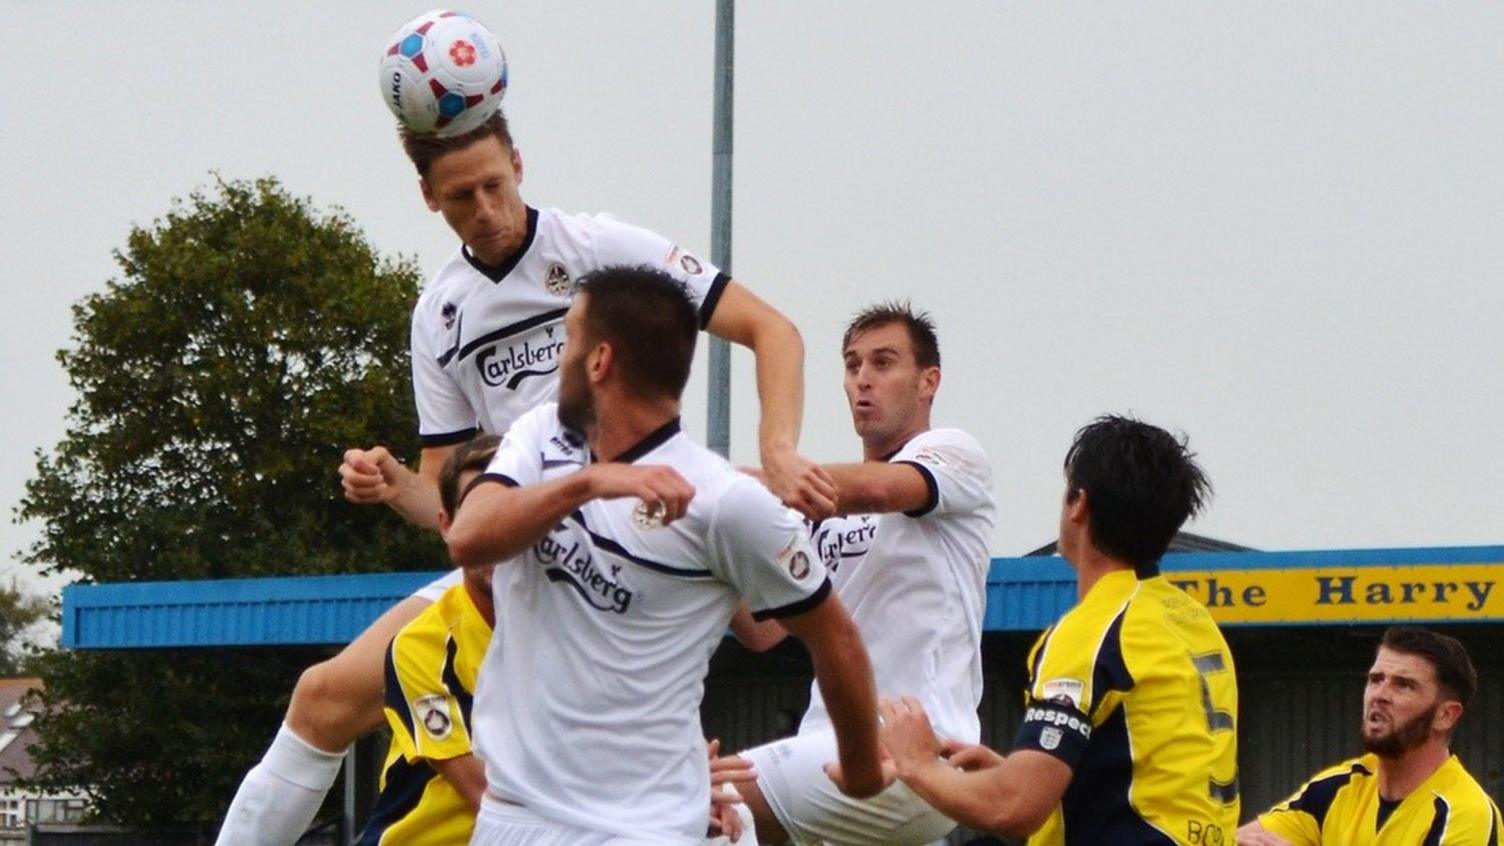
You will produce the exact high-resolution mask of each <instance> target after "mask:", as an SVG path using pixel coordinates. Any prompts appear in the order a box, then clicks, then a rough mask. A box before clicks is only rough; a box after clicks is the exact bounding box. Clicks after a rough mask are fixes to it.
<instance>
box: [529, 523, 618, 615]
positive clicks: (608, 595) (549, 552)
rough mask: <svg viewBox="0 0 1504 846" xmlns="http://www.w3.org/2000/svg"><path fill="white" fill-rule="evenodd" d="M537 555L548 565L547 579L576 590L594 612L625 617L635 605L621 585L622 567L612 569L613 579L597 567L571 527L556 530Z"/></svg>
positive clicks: (556, 528)
mask: <svg viewBox="0 0 1504 846" xmlns="http://www.w3.org/2000/svg"><path fill="white" fill-rule="evenodd" d="M533 554H534V555H536V556H537V557H538V561H539V563H541V564H543V565H544V568H545V569H544V570H543V575H545V576H547V577H548V580H549V581H551V582H554V583H562V584H566V585H569V586H570V587H572V588H574V590H575V592H576V593H578V594H579V595H580V596H581V597H582V598H583V599H584V600H585V601H586V602H588V603H590V606H591V607H592V608H597V609H599V610H601V611H611V612H614V613H616V614H625V613H626V612H627V608H628V607H630V606H631V604H632V591H631V590H630V589H629V588H625V587H622V586H621V585H619V584H617V582H616V579H617V577H618V576H620V575H621V565H620V564H612V565H611V575H610V576H607V575H606V574H605V573H603V572H601V570H600V569H599V568H598V567H596V566H595V561H594V560H592V559H591V557H590V550H588V549H583V548H581V546H580V542H579V541H578V540H575V539H574V537H573V534H572V533H571V532H570V531H569V527H568V526H566V525H564V524H562V523H561V524H559V525H558V526H556V527H555V528H554V530H553V532H552V533H551V534H549V535H548V536H546V537H544V538H543V540H540V541H538V544H537V546H534V547H533Z"/></svg>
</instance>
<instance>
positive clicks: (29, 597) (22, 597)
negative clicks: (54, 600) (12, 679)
mask: <svg viewBox="0 0 1504 846" xmlns="http://www.w3.org/2000/svg"><path fill="white" fill-rule="evenodd" d="M50 610H51V608H50V605H49V603H48V602H47V600H45V599H43V598H42V597H40V596H35V595H33V594H30V593H27V592H26V591H25V590H24V589H22V587H21V585H20V583H19V582H17V581H16V580H15V579H11V581H10V584H8V585H0V676H15V675H20V674H21V673H22V672H23V671H24V667H23V664H24V663H25V660H26V646H27V642H28V639H29V636H30V635H31V634H32V633H33V629H34V628H35V627H36V626H37V624H39V623H41V622H42V621H43V620H45V619H46V618H47V612H48V611H50Z"/></svg>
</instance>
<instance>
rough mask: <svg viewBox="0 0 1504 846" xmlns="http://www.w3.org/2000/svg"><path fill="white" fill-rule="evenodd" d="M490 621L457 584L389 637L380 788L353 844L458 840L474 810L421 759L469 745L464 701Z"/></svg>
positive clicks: (455, 753)
mask: <svg viewBox="0 0 1504 846" xmlns="http://www.w3.org/2000/svg"><path fill="white" fill-rule="evenodd" d="M490 641H491V626H490V624H488V623H487V622H486V620H485V618H484V617H482V616H481V613H480V611H479V610H478V609H477V608H476V607H475V603H474V602H473V601H471V599H470V596H469V594H467V593H466V592H465V586H464V585H463V584H459V585H455V586H454V587H452V588H450V589H449V590H447V591H445V592H444V594H443V596H441V597H439V599H438V601H437V602H435V603H434V604H433V605H431V606H429V607H428V608H426V609H424V610H423V612H422V613H421V614H419V615H418V616H417V617H415V618H413V620H412V622H410V623H408V624H407V625H406V626H403V627H402V630H401V631H399V632H398V633H397V636H396V637H394V638H392V643H391V646H389V647H388V648H387V654H386V718H387V723H388V724H389V725H390V726H391V729H392V745H391V749H390V750H389V751H388V752H387V759H386V767H385V769H384V770H383V771H382V774H381V795H380V797H378V799H377V800H376V807H375V809H374V810H373V811H372V813H371V820H370V822H369V823H367V824H366V829H365V832H364V833H363V834H362V835H361V839H360V844H361V846H391V844H402V846H458V844H465V843H469V842H470V834H471V832H472V831H473V830H474V828H475V813H474V811H473V810H471V808H470V805H469V803H467V802H466V801H465V797H464V796H463V795H461V794H460V793H459V791H457V790H455V789H454V787H452V786H451V785H450V784H449V782H447V781H445V780H444V779H443V778H441V777H439V775H438V773H437V772H435V770H434V769H433V767H431V766H429V764H428V762H429V761H442V760H447V759H450V758H456V757H459V756H461V755H467V754H470V753H471V748H470V703H471V697H472V695H473V693H474V691H475V678H476V672H477V670H478V669H479V667H480V663H481V659H482V658H483V657H485V654H486V646H487V645H488V644H489V643H490Z"/></svg>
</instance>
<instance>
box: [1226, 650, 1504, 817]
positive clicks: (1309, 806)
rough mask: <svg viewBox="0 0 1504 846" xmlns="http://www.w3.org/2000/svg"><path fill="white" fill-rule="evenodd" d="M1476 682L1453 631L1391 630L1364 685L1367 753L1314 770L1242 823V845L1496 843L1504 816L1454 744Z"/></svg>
mask: <svg viewBox="0 0 1504 846" xmlns="http://www.w3.org/2000/svg"><path fill="white" fill-rule="evenodd" d="M1477 689H1478V673H1477V671H1476V670H1474V669H1473V662H1472V661H1471V660H1470V659H1469V658H1468V656H1467V650H1466V649H1464V648H1463V646H1462V644H1461V643H1458V642H1457V640H1456V639H1455V638H1451V637H1448V636H1446V635H1444V634H1438V633H1436V632H1431V631H1427V630H1425V629H1418V628H1411V627H1408V626H1401V627H1396V628H1392V629H1389V630H1388V631H1386V632H1384V638H1383V640H1382V641H1381V642H1380V643H1379V649H1378V653H1377V654H1376V655H1375V656H1374V659H1373V666H1372V667H1371V668H1369V670H1368V685H1367V686H1366V687H1365V688H1364V690H1363V732H1362V734H1363V748H1364V749H1365V750H1366V751H1367V753H1368V754H1366V755H1364V756H1362V757H1361V758H1354V759H1352V760H1349V761H1343V762H1342V763H1340V764H1337V765H1335V766H1332V767H1329V768H1327V769H1325V770H1322V771H1321V772H1319V773H1317V774H1316V775H1314V776H1312V777H1311V780H1310V781H1308V782H1306V783H1305V785H1304V786H1302V787H1301V788H1300V790H1297V791H1296V792H1295V795H1294V796H1291V797H1290V798H1289V799H1287V800H1285V801H1284V802H1281V803H1280V804H1278V805H1275V806H1274V807H1273V808H1271V809H1270V810H1269V811H1267V812H1266V813H1263V814H1260V815H1259V818H1258V819H1257V820H1255V821H1254V822H1251V823H1249V824H1248V825H1245V826H1243V827H1242V828H1240V829H1238V844H1239V846H1339V844H1340V846H1370V845H1371V846H1389V844H1394V845H1395V846H1399V844H1406V846H1411V844H1419V846H1497V844H1498V843H1499V837H1500V833H1501V832H1500V829H1501V828H1504V819H1501V817H1500V816H1499V809H1498V807H1497V806H1496V805H1494V803H1493V800H1492V799H1490V798H1489V797H1488V793H1487V792H1485V791H1484V790H1483V787H1482V786H1481V785H1479V784H1478V781H1477V780H1476V779H1474V778H1473V777H1472V776H1471V775H1470V774H1468V771H1467V770H1465V769H1463V767H1462V762H1461V761H1459V760H1457V756H1455V755H1453V754H1452V753H1451V742H1452V733H1453V732H1455V731H1456V730H1457V723H1458V722H1459V721H1460V720H1461V719H1462V714H1463V712H1464V711H1465V710H1466V709H1467V705H1468V703H1469V702H1470V701H1471V700H1472V697H1473V693H1474V692H1475V691H1476V690H1477Z"/></svg>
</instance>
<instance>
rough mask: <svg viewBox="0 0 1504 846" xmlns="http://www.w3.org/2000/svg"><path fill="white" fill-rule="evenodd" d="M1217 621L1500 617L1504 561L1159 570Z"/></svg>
mask: <svg viewBox="0 0 1504 846" xmlns="http://www.w3.org/2000/svg"><path fill="white" fill-rule="evenodd" d="M1165 576H1166V578H1168V579H1169V580H1170V582H1171V583H1173V584H1174V585H1176V586H1177V587H1179V588H1180V589H1181V590H1184V591H1185V592H1186V593H1188V594H1190V595H1191V596H1193V597H1195V598H1196V599H1198V600H1200V601H1201V603H1202V604H1203V605H1205V606H1206V607H1207V608H1208V609H1210V610H1211V612H1212V617H1213V618H1214V619H1216V621H1217V622H1218V623H1359V622H1373V623H1383V622H1387V621H1390V620H1397V619H1403V620H1469V621H1477V620H1487V619H1500V618H1504V590H1501V589H1499V582H1500V581H1504V578H1501V577H1504V564H1499V563H1492V564H1481V563H1480V564H1461V565H1458V564H1433V565H1426V566H1412V567H1296V568H1292V569H1289V570H1277V569H1259V570H1192V571H1186V572H1173V573H1166V574H1165Z"/></svg>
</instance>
